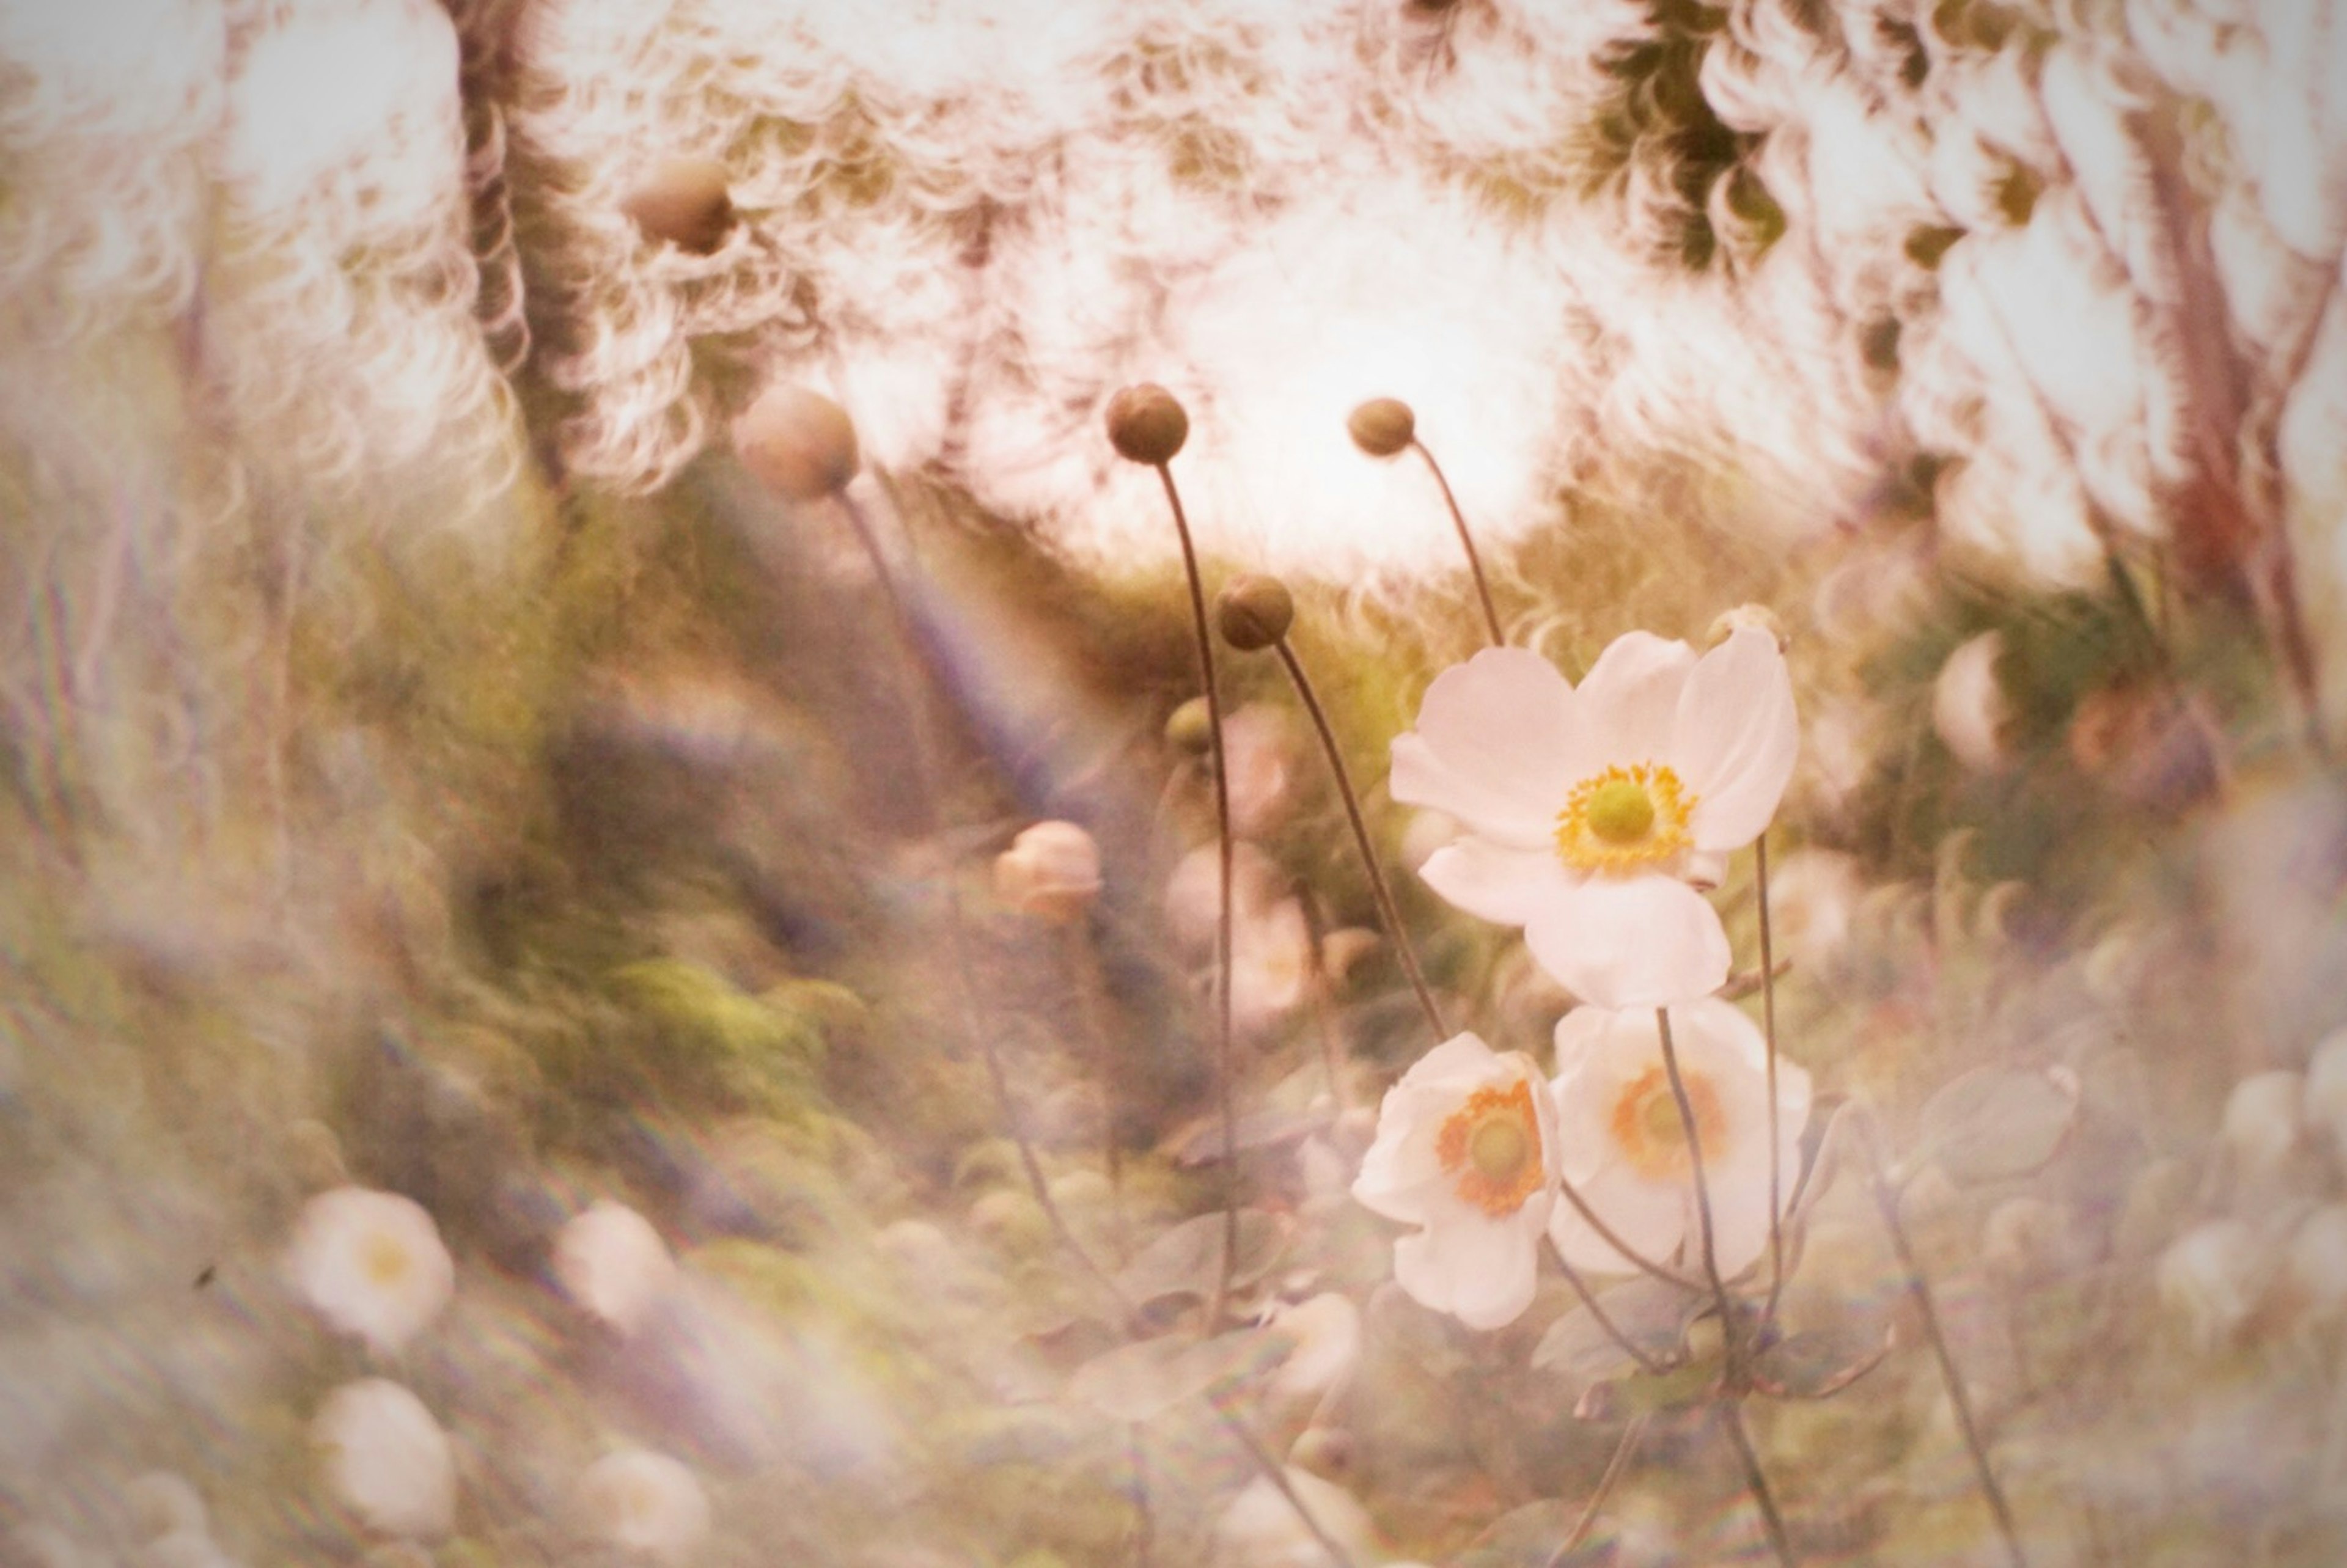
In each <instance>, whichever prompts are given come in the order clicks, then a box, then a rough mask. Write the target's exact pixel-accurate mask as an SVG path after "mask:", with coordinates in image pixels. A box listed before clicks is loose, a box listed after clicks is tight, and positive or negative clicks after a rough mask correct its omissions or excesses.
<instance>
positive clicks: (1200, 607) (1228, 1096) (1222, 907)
mask: <svg viewBox="0 0 2347 1568" xmlns="http://www.w3.org/2000/svg"><path fill="white" fill-rule="evenodd" d="M1156 468H1157V477H1158V478H1159V479H1160V480H1161V481H1162V482H1163V484H1164V486H1165V500H1166V504H1167V505H1169V506H1171V507H1173V531H1174V533H1176V534H1177V535H1179V536H1180V537H1181V540H1182V571H1183V575H1184V577H1185V578H1187V579H1188V580H1189V584H1190V621H1191V630H1192V631H1193V632H1194V634H1195V635H1196V637H1197V641H1198V679H1199V680H1200V681H1201V682H1203V683H1204V686H1205V688H1206V726H1207V728H1208V729H1209V730H1210V731H1211V732H1212V733H1213V737H1214V838H1215V843H1216V847H1217V849H1218V850H1219V852H1220V857H1221V865H1222V889H1221V897H1220V900H1219V902H1218V915H1217V917H1216V920H1215V922H1214V1008H1215V1030H1214V1032H1215V1045H1216V1050H1215V1059H1214V1100H1215V1109H1216V1111H1217V1112H1219V1113H1220V1114H1221V1116H1222V1121H1223V1179H1224V1183H1225V1185H1224V1192H1223V1266H1222V1271H1221V1273H1220V1274H1219V1275H1218V1276H1216V1278H1215V1280H1214V1300H1213V1301H1212V1302H1211V1303H1210V1304H1208V1307H1207V1309H1206V1322H1207V1324H1208V1326H1209V1327H1212V1326H1213V1325H1215V1324H1218V1323H1220V1322H1221V1321H1222V1320H1223V1309H1224V1307H1225V1306H1227V1305H1228V1304H1229V1301H1230V1295H1231V1271H1232V1270H1233V1269H1234V1268H1235V1267H1236V1266H1237V1263H1238V1255H1239V1198H1238V1184H1237V1182H1236V1181H1235V1172H1236V1170H1237V1168H1238V1152H1239V1151H1238V1143H1239V1113H1238V1106H1237V1102H1236V1101H1235V1098H1234V1094H1235V1090H1234V1086H1233V1084H1232V1078H1233V1077H1234V1076H1235V1072H1236V1064H1235V1062H1234V1061H1232V1050H1231V858H1232V844H1231V776H1230V768H1229V765H1228V764H1227V762H1226V760H1225V757H1224V754H1223V697H1222V692H1220V691H1219V690H1217V689H1216V687H1215V683H1214V634H1213V632H1212V631H1211V630H1209V629H1208V627H1207V625H1206V589H1205V586H1204V583H1203V582H1201V581H1200V580H1199V577H1198V551H1197V548H1196V547H1195V546H1194V545H1193V544H1192V543H1191V541H1190V519H1189V518H1188V517H1187V516H1186V515H1185V514H1184V512H1183V510H1182V493H1181V492H1180V491H1179V490H1177V489H1175V488H1174V487H1173V469H1172V468H1171V467H1169V466H1166V465H1165V464H1163V463H1160V464H1157V465H1156Z"/></svg>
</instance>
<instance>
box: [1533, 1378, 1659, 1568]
mask: <svg viewBox="0 0 2347 1568" xmlns="http://www.w3.org/2000/svg"><path fill="white" fill-rule="evenodd" d="M1652 1419H1654V1418H1653V1417H1652V1416H1651V1415H1645V1414H1642V1415H1639V1416H1637V1417H1636V1418H1635V1419H1633V1420H1632V1421H1631V1422H1630V1424H1629V1425H1628V1426H1626V1427H1624V1428H1623V1429H1622V1440H1621V1441H1620V1442H1618V1443H1616V1444H1614V1457H1613V1458H1612V1459H1609V1460H1606V1461H1605V1473H1604V1475H1601V1476H1599V1477H1598V1478H1597V1490H1596V1491H1593V1492H1591V1493H1590V1494H1589V1501H1587V1502H1585V1503H1583V1505H1582V1508H1581V1517H1580V1518H1578V1519H1576V1520H1574V1521H1573V1528H1572V1530H1570V1531H1568V1532H1566V1534H1565V1537H1564V1539H1563V1541H1562V1542H1559V1543H1558V1545H1557V1549H1556V1550H1555V1551H1554V1552H1552V1553H1549V1559H1548V1563H1547V1565H1546V1568H1564V1560H1565V1559H1566V1558H1568V1557H1570V1556H1572V1555H1573V1550H1574V1548H1576V1547H1578V1546H1579V1545H1580V1544H1581V1543H1582V1542H1584V1541H1586V1540H1588V1539H1589V1532H1590V1529H1591V1527H1592V1526H1594V1525H1595V1524H1596V1522H1597V1515H1598V1513H1599V1512H1600V1511H1602V1510H1603V1509H1604V1506H1605V1500H1606V1499H1607V1498H1609V1497H1611V1496H1613V1495H1614V1487H1615V1486H1617V1485H1619V1484H1620V1483H1621V1480H1622V1478H1623V1476H1624V1475H1625V1474H1627V1473H1628V1472H1629V1469H1630V1455H1631V1454H1632V1453H1634V1452H1635V1451H1636V1450H1637V1447H1638V1440H1639V1439H1641V1438H1643V1437H1645V1435H1646V1423H1647V1422H1648V1421H1650V1420H1652Z"/></svg>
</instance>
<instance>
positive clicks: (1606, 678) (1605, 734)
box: [1573, 631, 1696, 782]
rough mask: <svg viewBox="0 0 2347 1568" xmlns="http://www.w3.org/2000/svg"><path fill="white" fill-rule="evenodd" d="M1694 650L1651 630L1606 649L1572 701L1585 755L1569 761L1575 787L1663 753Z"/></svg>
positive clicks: (1633, 634)
mask: <svg viewBox="0 0 2347 1568" xmlns="http://www.w3.org/2000/svg"><path fill="white" fill-rule="evenodd" d="M1695 668H1696V656H1695V650H1694V649H1692V648H1689V647H1688V646H1687V645H1686V643H1684V642H1680V641H1676V640H1673V639H1670V638H1664V637H1657V636H1655V634H1654V633H1653V632H1651V631H1629V632H1624V633H1623V634H1622V635H1621V636H1619V637H1617V638H1615V639H1614V641H1612V642H1610V643H1608V644H1606V646H1605V651H1604V652H1603V653H1600V654H1599V655H1598V656H1597V662H1596V663H1594V664H1593V665H1591V666H1590V668H1589V673H1588V674H1586V675H1584V676H1583V677H1582V679H1581V684H1580V686H1579V687H1578V688H1577V689H1576V690H1575V692H1574V696H1575V697H1576V698H1578V699H1579V702H1578V705H1577V713H1576V717H1577V718H1578V719H1579V720H1580V723H1581V733H1582V737H1583V741H1584V743H1586V745H1587V746H1588V748H1589V750H1588V752H1587V753H1586V754H1585V755H1583V756H1579V757H1576V758H1574V759H1573V760H1574V764H1575V765H1574V770H1573V778H1574V780H1575V781H1576V782H1577V781H1578V780H1579V779H1581V778H1583V777H1585V776H1586V775H1587V774H1592V773H1594V772H1596V771H1597V770H1598V769H1600V768H1603V767H1604V766H1606V765H1607V764H1627V763H1645V762H1655V761H1659V760H1661V759H1662V758H1664V757H1665V756H1666V755H1667V753H1668V748H1669V746H1670V743H1671V739H1672V733H1673V725H1674V723H1676V715H1677V712H1678V710H1679V706H1680V704H1681V702H1682V701H1683V692H1684V690H1685V688H1686V682H1687V678H1688V676H1689V674H1690V672H1691V671H1694V670H1695Z"/></svg>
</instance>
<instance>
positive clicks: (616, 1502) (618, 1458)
mask: <svg viewBox="0 0 2347 1568" xmlns="http://www.w3.org/2000/svg"><path fill="white" fill-rule="evenodd" d="M578 1502H579V1514H580V1517H581V1518H582V1520H583V1521H584V1522H585V1523H586V1526H587V1528H588V1529H589V1531H590V1532H592V1533H593V1534H594V1535H595V1536H596V1537H597V1538H598V1539H599V1540H602V1541H606V1542H610V1543H611V1544H612V1545H615V1546H620V1547H623V1548H625V1549H627V1550H628V1551H630V1552H639V1553H643V1554H644V1555H645V1556H647V1557H650V1558H652V1559H653V1560H655V1561H657V1562H661V1563H682V1562H683V1561H684V1560H685V1559H687V1558H689V1557H690V1556H691V1555H692V1552H693V1549H694V1548H695V1547H697V1546H699V1545H700V1544H701V1542H702V1541H703V1540H704V1539H705V1538H706V1537H707V1536H708V1534H709V1495H708V1493H707V1492H705V1491H702V1485H701V1478H700V1477H698V1476H696V1475H694V1474H693V1473H692V1469H691V1468H690V1467H689V1466H687V1465H685V1464H684V1463H683V1462H682V1461H681V1460H674V1459H671V1458H670V1457H669V1456H668V1455H666V1454H661V1453H653V1452H651V1451H650V1450H645V1449H622V1450H619V1451H617V1452H615V1453H609V1454H605V1455H604V1456H603V1457H602V1458H601V1459H600V1460H596V1461H595V1462H594V1463H593V1464H591V1465H589V1466H588V1467H587V1471H586V1473H585V1474H583V1475H581V1476H580V1477H579V1492H578Z"/></svg>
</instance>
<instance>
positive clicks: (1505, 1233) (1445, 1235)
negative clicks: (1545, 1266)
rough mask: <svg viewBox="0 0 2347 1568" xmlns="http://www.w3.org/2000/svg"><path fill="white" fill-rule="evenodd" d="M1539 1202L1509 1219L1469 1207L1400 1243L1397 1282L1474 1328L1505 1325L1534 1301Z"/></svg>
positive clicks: (1421, 1303)
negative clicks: (1487, 1216)
mask: <svg viewBox="0 0 2347 1568" xmlns="http://www.w3.org/2000/svg"><path fill="white" fill-rule="evenodd" d="M1537 1207H1538V1205H1535V1204H1526V1205H1525V1206H1524V1207H1523V1208H1522V1209H1521V1210H1519V1211H1517V1212H1516V1213H1515V1214H1510V1215H1508V1216H1507V1217H1506V1218H1505V1219H1501V1220H1491V1219H1487V1218H1485V1217H1484V1216H1482V1215H1481V1214H1473V1213H1472V1212H1471V1211H1463V1210H1462V1212H1461V1214H1460V1215H1459V1216H1458V1217H1456V1218H1454V1219H1451V1220H1450V1221H1449V1222H1448V1223H1440V1222H1438V1223H1437V1224H1434V1225H1429V1226H1428V1227H1427V1228H1426V1229H1424V1230H1422V1231H1420V1232H1419V1233H1418V1234H1417V1235H1406V1236H1404V1237H1402V1238H1401V1239H1400V1240H1399V1241H1398V1242H1396V1243H1394V1283H1395V1284H1397V1285H1399V1286H1401V1287H1402V1288H1403V1289H1404V1290H1406V1291H1408V1292H1409V1294H1410V1297H1411V1299H1412V1300H1414V1301H1416V1302H1417V1303H1418V1304H1419V1306H1421V1307H1431V1308H1432V1309H1433V1310H1435V1311H1437V1312H1448V1313H1450V1314H1451V1315H1452V1316H1453V1317H1457V1318H1458V1319H1459V1321H1460V1322H1461V1323H1464V1324H1465V1325H1467V1327H1470V1328H1501V1327H1506V1326H1507V1325H1508V1324H1511V1323H1513V1322H1514V1321H1515V1320H1516V1319H1517V1318H1518V1317H1522V1314H1523V1310H1524V1308H1525V1307H1530V1306H1531V1305H1532V1289H1533V1286H1534V1285H1535V1283H1536V1278H1537V1275H1538V1270H1539V1263H1540V1247H1539V1237H1540V1218H1541V1216H1540V1214H1538V1212H1537Z"/></svg>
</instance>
